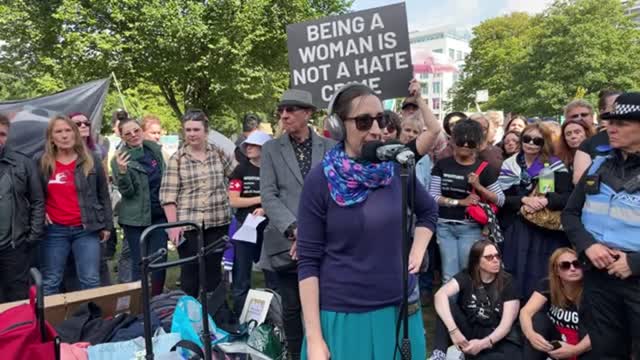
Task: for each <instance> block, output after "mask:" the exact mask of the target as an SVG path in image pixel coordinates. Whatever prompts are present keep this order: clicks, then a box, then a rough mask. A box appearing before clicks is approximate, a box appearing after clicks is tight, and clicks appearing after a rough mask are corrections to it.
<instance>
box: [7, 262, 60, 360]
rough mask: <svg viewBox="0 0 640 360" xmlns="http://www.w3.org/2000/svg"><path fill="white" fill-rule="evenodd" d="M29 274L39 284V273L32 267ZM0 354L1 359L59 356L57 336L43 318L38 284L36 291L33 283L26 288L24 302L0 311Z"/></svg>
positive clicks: (35, 359)
mask: <svg viewBox="0 0 640 360" xmlns="http://www.w3.org/2000/svg"><path fill="white" fill-rule="evenodd" d="M34 272H35V273H34ZM31 275H32V276H33V277H34V278H36V284H38V285H40V284H41V281H40V280H41V276H40V272H38V271H37V270H36V269H34V268H32V269H31ZM36 293H37V294H36ZM36 297H37V301H36ZM0 354H2V359H4V360H53V359H59V357H60V338H58V337H57V334H56V331H55V330H54V328H53V327H52V326H51V325H50V324H49V323H47V322H46V321H45V320H44V301H43V295H42V289H41V286H38V289H37V290H36V286H33V287H32V288H31V289H30V290H29V303H28V304H22V305H18V306H15V307H13V308H11V309H9V310H6V311H4V312H2V313H0Z"/></svg>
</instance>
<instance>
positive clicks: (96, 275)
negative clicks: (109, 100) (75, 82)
mask: <svg viewBox="0 0 640 360" xmlns="http://www.w3.org/2000/svg"><path fill="white" fill-rule="evenodd" d="M39 163H40V172H41V177H42V181H43V189H44V190H45V194H46V197H45V198H46V200H45V209H46V221H47V235H46V238H45V240H44V241H43V242H42V244H41V245H40V264H41V272H42V275H43V286H44V293H45V295H51V294H55V293H57V292H58V291H59V290H60V289H59V288H60V283H61V282H62V278H63V274H64V270H65V265H66V263H67V257H68V256H69V252H71V253H73V257H74V260H75V264H76V273H77V275H78V279H79V281H80V288H81V289H90V288H95V287H98V286H100V271H99V267H100V241H101V240H102V241H105V240H106V239H108V238H109V235H110V233H111V231H112V229H113V223H112V221H113V220H112V215H111V201H110V199H109V189H108V185H107V178H106V175H105V171H104V169H103V168H102V164H101V162H100V159H99V158H98V157H97V156H95V155H94V154H91V152H90V151H89V149H88V148H87V146H86V145H85V143H84V141H83V138H82V136H81V135H80V131H79V130H78V127H77V126H76V124H75V123H74V122H73V121H72V120H70V119H69V118H67V117H64V116H56V117H54V118H52V119H51V120H50V121H49V126H48V127H47V132H46V141H45V150H44V153H43V154H42V158H41V159H40V161H39Z"/></svg>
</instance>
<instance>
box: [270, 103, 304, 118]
mask: <svg viewBox="0 0 640 360" xmlns="http://www.w3.org/2000/svg"><path fill="white" fill-rule="evenodd" d="M302 109H304V108H303V107H300V106H295V105H289V106H278V109H277V110H276V112H277V113H278V116H280V115H282V114H283V113H284V112H285V111H286V112H288V113H289V114H291V113H293V112H296V111H299V110H302Z"/></svg>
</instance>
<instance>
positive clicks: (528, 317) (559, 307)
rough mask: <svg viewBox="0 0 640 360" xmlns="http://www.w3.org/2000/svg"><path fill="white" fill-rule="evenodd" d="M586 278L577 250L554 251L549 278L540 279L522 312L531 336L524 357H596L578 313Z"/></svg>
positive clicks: (527, 359) (524, 327)
mask: <svg viewBox="0 0 640 360" xmlns="http://www.w3.org/2000/svg"><path fill="white" fill-rule="evenodd" d="M582 278H583V274H582V263H581V262H580V261H578V255H577V254H576V252H575V251H574V250H573V249H571V248H567V247H563V248H560V249H558V250H556V251H554V252H553V254H552V255H551V258H550V259H549V277H548V278H547V279H544V280H542V281H541V282H540V285H539V287H538V289H537V290H536V291H534V292H533V294H532V295H531V298H529V301H528V302H527V304H526V305H525V306H524V307H523V308H522V310H521V311H520V327H521V328H522V332H523V334H524V336H525V337H526V338H527V339H526V341H525V344H524V350H523V356H524V360H538V359H540V360H545V359H547V357H552V358H554V359H572V360H577V359H581V360H583V359H592V358H593V357H590V356H589V350H590V349H591V340H590V339H589V335H588V334H587V333H586V331H585V328H584V326H581V324H580V316H579V314H578V307H579V306H580V301H581V297H582V288H583V287H582ZM544 309H546V311H541V310H544Z"/></svg>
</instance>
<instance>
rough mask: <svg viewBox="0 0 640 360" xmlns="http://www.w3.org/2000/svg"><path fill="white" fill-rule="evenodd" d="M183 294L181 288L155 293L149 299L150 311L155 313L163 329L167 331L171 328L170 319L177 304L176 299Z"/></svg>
mask: <svg viewBox="0 0 640 360" xmlns="http://www.w3.org/2000/svg"><path fill="white" fill-rule="evenodd" d="M185 295H186V294H185V293H184V291H182V290H173V291H170V292H168V293H164V294H159V295H156V296H154V297H153V298H152V299H151V303H150V304H149V308H150V309H151V312H152V313H154V314H156V316H157V317H158V319H160V322H161V323H162V328H163V329H164V330H165V331H167V332H168V331H170V330H171V319H172V318H173V313H174V311H175V309H176V305H177V304H178V300H180V298H181V297H183V296H185Z"/></svg>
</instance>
